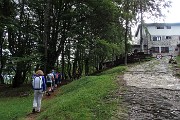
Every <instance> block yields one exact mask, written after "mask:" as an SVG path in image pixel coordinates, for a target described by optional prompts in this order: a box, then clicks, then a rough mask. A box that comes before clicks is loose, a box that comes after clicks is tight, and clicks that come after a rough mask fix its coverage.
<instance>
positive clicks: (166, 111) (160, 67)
mask: <svg viewBox="0 0 180 120" xmlns="http://www.w3.org/2000/svg"><path fill="white" fill-rule="evenodd" d="M168 60H169V58H168V57H164V58H163V59H160V60H152V61H149V62H146V63H143V64H139V65H137V66H135V67H133V68H129V71H128V72H126V73H125V74H124V77H123V79H124V80H125V82H126V87H127V90H126V91H125V93H124V94H123V95H122V97H123V98H124V102H125V103H126V104H127V106H128V120H180V80H179V79H178V78H176V77H175V76H173V74H174V72H173V70H172V65H171V64H169V63H168Z"/></svg>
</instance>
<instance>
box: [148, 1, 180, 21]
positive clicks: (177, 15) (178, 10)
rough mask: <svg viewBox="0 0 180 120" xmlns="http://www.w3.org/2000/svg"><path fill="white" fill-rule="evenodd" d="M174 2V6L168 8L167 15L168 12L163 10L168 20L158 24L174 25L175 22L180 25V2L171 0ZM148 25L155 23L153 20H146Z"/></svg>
mask: <svg viewBox="0 0 180 120" xmlns="http://www.w3.org/2000/svg"><path fill="white" fill-rule="evenodd" d="M171 1H172V4H171V5H172V6H171V7H170V8H168V10H169V13H167V12H166V11H167V10H163V11H164V13H165V15H166V18H165V19H164V20H160V21H157V22H166V23H174V22H179V23H180V0H171ZM145 22H147V23H152V22H154V21H152V20H150V19H149V20H145Z"/></svg>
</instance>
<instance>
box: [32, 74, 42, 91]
mask: <svg viewBox="0 0 180 120" xmlns="http://www.w3.org/2000/svg"><path fill="white" fill-rule="evenodd" d="M42 84H43V81H42V77H40V76H39V77H34V79H33V81H32V85H33V88H34V90H41V89H42Z"/></svg>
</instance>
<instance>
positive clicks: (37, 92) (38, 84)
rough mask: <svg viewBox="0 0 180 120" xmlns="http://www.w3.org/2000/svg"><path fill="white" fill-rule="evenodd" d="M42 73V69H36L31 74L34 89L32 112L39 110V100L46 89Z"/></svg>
mask: <svg viewBox="0 0 180 120" xmlns="http://www.w3.org/2000/svg"><path fill="white" fill-rule="evenodd" d="M43 75H44V73H43V71H42V70H38V71H36V73H35V74H34V75H33V81H32V86H33V89H34V100H33V110H32V112H33V113H35V112H40V110H41V101H42V97H43V93H44V92H45V90H46V82H45V78H44V76H43Z"/></svg>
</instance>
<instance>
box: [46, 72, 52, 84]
mask: <svg viewBox="0 0 180 120" xmlns="http://www.w3.org/2000/svg"><path fill="white" fill-rule="evenodd" d="M47 82H52V74H51V73H50V74H47Z"/></svg>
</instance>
